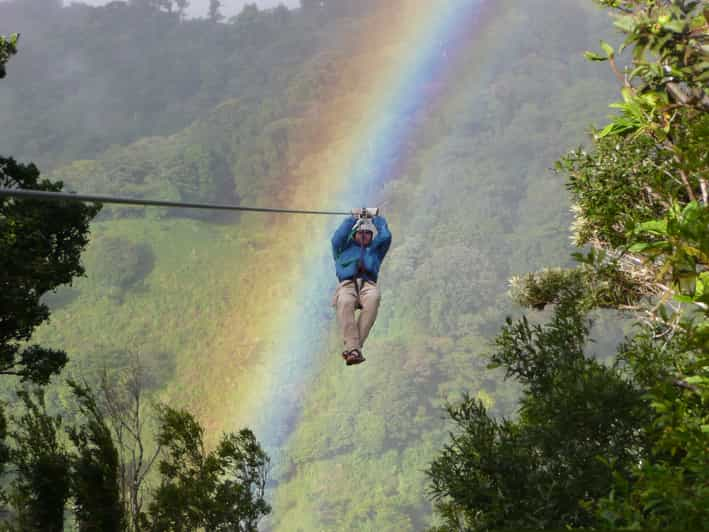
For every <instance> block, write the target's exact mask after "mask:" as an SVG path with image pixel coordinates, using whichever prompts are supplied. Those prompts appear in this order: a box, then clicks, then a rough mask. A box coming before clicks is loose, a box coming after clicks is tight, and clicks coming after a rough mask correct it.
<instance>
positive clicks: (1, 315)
mask: <svg viewBox="0 0 709 532" xmlns="http://www.w3.org/2000/svg"><path fill="white" fill-rule="evenodd" d="M0 186H2V187H6V188H28V189H37V190H50V191H59V190H61V189H62V183H51V182H49V181H47V180H43V181H39V172H38V171H37V168H36V167H35V166H34V165H32V164H30V165H27V166H25V165H22V164H18V163H16V162H15V161H14V160H13V159H4V158H3V159H0ZM98 211H99V207H96V206H86V205H83V204H79V203H69V202H64V203H62V202H43V201H38V200H14V199H9V198H7V197H4V198H2V199H0V289H1V290H2V296H0V373H4V374H12V375H18V376H20V377H21V378H22V380H30V381H33V382H36V383H46V382H48V380H49V378H50V376H51V375H53V374H56V373H58V372H59V371H60V370H61V368H62V367H63V366H64V364H66V354H65V353H63V352H62V351H57V350H53V349H46V348H43V347H40V346H36V345H34V346H23V345H22V344H21V342H24V341H26V340H29V339H30V337H31V335H32V332H33V331H34V329H35V328H36V327H37V326H39V325H40V324H41V323H42V322H44V321H45V320H47V318H48V317H49V310H48V308H47V306H46V305H44V304H42V303H41V302H40V298H41V296H42V295H43V294H45V293H46V292H49V291H51V290H54V289H55V288H56V287H58V286H59V285H62V284H66V283H70V282H71V280H72V279H73V278H74V277H77V276H80V275H83V273H84V269H83V268H82V266H81V263H80V254H81V251H82V250H83V249H84V247H85V246H86V244H87V242H88V237H87V234H88V224H89V221H90V220H91V219H92V218H93V217H94V216H95V215H96V213H98Z"/></svg>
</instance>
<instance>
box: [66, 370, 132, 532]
mask: <svg viewBox="0 0 709 532" xmlns="http://www.w3.org/2000/svg"><path fill="white" fill-rule="evenodd" d="M69 386H70V388H71V389H72V392H73V394H74V397H75V398H76V400H77V401H78V403H79V412H80V414H81V415H82V417H83V418H84V419H85V423H84V424H82V425H80V426H78V427H72V428H70V429H69V437H70V439H71V441H72V443H73V444H74V446H75V447H76V455H75V456H74V457H73V458H72V477H71V478H72V494H73V497H74V501H75V502H74V513H75V515H76V521H77V523H78V527H79V531H80V532H120V531H122V530H125V522H124V512H123V505H122V501H121V497H120V469H119V464H120V462H119V456H118V450H117V449H116V446H115V444H114V443H113V438H112V436H111V430H110V428H109V427H108V425H107V424H106V420H105V418H104V415H103V413H102V412H101V410H100V409H99V407H98V405H97V402H96V398H95V397H94V395H93V393H92V392H91V390H90V389H89V388H88V386H86V385H80V384H78V383H76V382H74V381H69Z"/></svg>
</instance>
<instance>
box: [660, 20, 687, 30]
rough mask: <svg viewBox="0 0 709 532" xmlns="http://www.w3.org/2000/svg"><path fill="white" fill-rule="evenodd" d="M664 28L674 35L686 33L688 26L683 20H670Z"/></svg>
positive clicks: (663, 25)
mask: <svg viewBox="0 0 709 532" xmlns="http://www.w3.org/2000/svg"><path fill="white" fill-rule="evenodd" d="M662 27H663V28H665V29H666V30H670V31H671V32H674V33H684V31H685V29H686V28H687V25H686V24H685V23H684V22H683V21H681V20H670V21H669V22H665V23H664V24H662Z"/></svg>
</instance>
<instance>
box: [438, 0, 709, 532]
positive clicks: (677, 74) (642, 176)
mask: <svg viewBox="0 0 709 532" xmlns="http://www.w3.org/2000/svg"><path fill="white" fill-rule="evenodd" d="M598 3H599V4H602V5H604V6H605V7H608V8H610V10H611V12H612V13H613V15H614V21H615V26H616V27H617V28H619V29H620V30H621V31H622V33H623V34H624V37H625V40H624V42H623V44H622V46H621V47H620V49H619V50H620V51H618V52H617V51H616V50H615V49H614V48H613V46H611V45H610V44H608V43H606V42H604V41H601V48H602V49H603V54H598V53H593V52H588V53H587V54H586V56H587V57H588V58H589V59H591V60H593V61H607V62H608V63H609V64H610V67H611V69H612V70H613V72H614V73H615V74H616V75H617V78H618V81H619V82H620V83H621V85H622V89H621V93H622V98H623V101H622V102H618V103H615V104H613V105H612V107H613V108H615V109H618V110H619V113H618V114H617V115H615V116H613V117H612V119H611V122H610V123H609V124H608V125H607V126H606V127H604V128H603V129H601V130H597V131H594V135H593V149H592V150H590V151H586V150H583V149H578V150H574V151H572V152H571V153H569V154H568V155H567V156H565V157H564V158H563V159H562V160H561V161H560V162H559V164H558V167H559V169H560V170H561V171H562V172H564V173H566V174H567V175H568V178H569V180H568V185H567V186H568V189H569V191H570V192H571V195H572V199H573V201H574V214H575V219H574V222H573V225H572V228H573V233H574V234H573V237H574V241H575V243H576V244H577V245H578V246H580V247H581V246H589V247H591V248H592V249H593V251H591V252H590V253H588V254H586V255H584V254H582V253H578V254H576V259H577V262H578V265H577V266H576V267H575V268H570V269H560V268H555V269H547V270H544V271H541V272H538V273H535V274H528V275H526V276H524V277H523V278H519V279H517V280H516V281H515V283H514V294H515V296H516V299H517V300H518V301H519V302H520V303H521V304H523V305H524V306H526V307H529V308H530V309H537V310H542V309H544V308H545V307H547V306H550V307H552V308H553V310H552V312H553V316H552V318H551V319H550V320H549V321H548V322H547V323H545V324H544V325H531V324H530V323H529V322H528V320H527V318H526V317H523V318H522V319H521V320H518V321H512V320H508V321H507V324H506V325H505V326H504V327H503V328H502V331H501V332H500V333H499V335H498V336H497V338H496V340H495V350H494V352H493V353H492V356H491V361H492V363H493V365H494V366H497V367H499V366H502V367H504V368H505V370H506V374H507V375H508V376H511V377H513V378H515V380H517V381H519V382H520V383H521V385H522V386H523V391H522V399H521V401H520V406H519V415H518V416H517V418H516V419H514V420H509V419H503V420H498V419H494V418H493V417H492V416H491V415H490V414H489V413H488V409H487V408H486V405H484V404H483V403H482V402H480V401H477V400H475V399H474V398H471V397H466V398H465V399H464V400H463V401H462V402H461V403H459V404H456V405H455V406H451V407H450V408H449V414H450V416H451V418H452V419H453V421H454V422H455V424H456V430H455V431H454V432H453V434H452V435H451V437H450V438H449V440H448V443H447V444H446V445H445V446H444V448H443V449H442V451H441V452H440V453H439V455H438V456H437V457H436V459H435V460H434V461H433V463H432V465H431V467H430V469H429V470H428V474H429V476H430V479H431V493H432V495H433V496H434V499H435V501H436V508H437V510H438V513H439V515H440V516H441V518H442V520H443V524H442V526H440V527H438V528H437V530H440V531H448V530H470V531H488V530H500V529H525V528H535V529H537V528H539V529H545V528H560V527H568V526H573V527H600V528H610V529H618V528H622V529H642V530H660V529H677V530H707V529H708V527H709V490H708V489H707V480H708V479H709V461H707V443H708V442H709V357H708V353H709V349H708V344H707V339H708V338H709V337H708V336H707V334H708V332H707V331H708V325H709V321H708V320H709V317H708V311H707V303H709V297H708V296H707V288H706V287H707V286H708V285H707V282H709V277H708V274H707V271H706V270H707V267H708V265H709V225H708V222H709V186H708V185H707V174H708V172H709V154H708V153H707V150H706V146H707V143H708V142H709V89H707V83H706V82H707V80H708V79H709V73H708V72H709V71H708V69H707V65H709V62H708V60H709V50H708V49H707V44H708V43H709V10H707V9H706V7H705V6H702V5H701V3H700V2H684V1H671V2H670V1H661V0H657V1H650V2H646V1H640V0H618V1H616V0H599V2H598ZM702 7H704V9H703V11H702V9H701V8H702ZM628 49H630V50H631V51H632V59H631V61H630V64H629V66H627V67H626V68H625V70H622V69H621V68H620V67H619V66H618V61H619V57H622V55H621V52H622V51H623V50H628ZM599 308H602V309H616V310H619V311H621V312H622V313H623V314H624V315H625V316H627V317H629V318H631V319H632V320H633V321H634V322H635V328H634V330H633V331H632V333H630V334H628V336H627V338H626V339H625V341H624V342H623V344H622V345H621V346H620V347H619V348H618V349H615V350H614V351H615V353H614V354H613V355H611V356H609V354H608V353H606V354H605V357H604V358H608V362H609V364H608V365H601V364H599V363H598V361H597V360H595V359H594V358H593V357H591V356H589V354H588V353H585V352H584V351H585V350H586V349H588V346H587V344H588V342H587V334H588V327H589V325H590V319H589V318H590V314H589V313H590V312H591V311H592V310H594V309H599Z"/></svg>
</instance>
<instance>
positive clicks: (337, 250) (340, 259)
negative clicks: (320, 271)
mask: <svg viewBox="0 0 709 532" xmlns="http://www.w3.org/2000/svg"><path fill="white" fill-rule="evenodd" d="M356 221H357V220H356V219H355V218H353V217H348V218H347V219H346V220H343V221H342V224H340V227H338V228H337V231H335V234H333V235H332V256H333V258H334V259H335V272H336V273H337V278H338V279H339V280H340V281H344V280H345V279H352V278H353V277H354V276H355V274H356V273H357V266H358V264H359V261H360V259H362V263H363V265H364V270H365V271H366V278H367V279H369V280H370V281H374V282H376V281H377V277H378V276H379V267H380V266H381V265H382V261H383V260H384V256H385V255H386V254H387V251H389V246H390V245H391V233H390V232H389V226H387V221H386V219H385V218H384V217H383V216H375V217H374V218H373V219H372V222H373V223H374V227H376V228H377V236H376V237H374V238H373V239H372V241H371V242H370V244H369V245H368V246H366V247H365V248H362V247H361V246H360V245H359V244H357V242H355V240H354V234H353V232H352V229H353V228H354V224H355V223H356Z"/></svg>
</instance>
